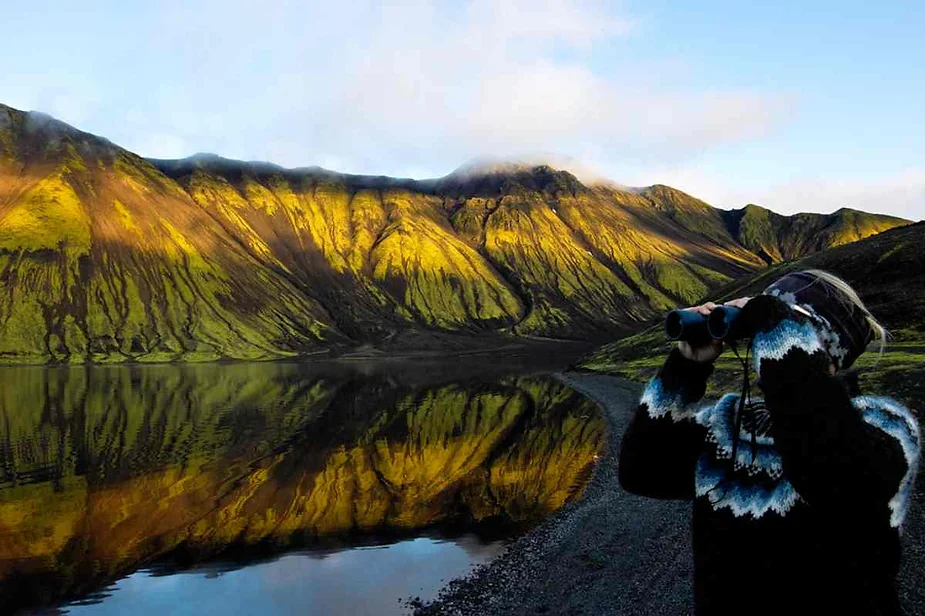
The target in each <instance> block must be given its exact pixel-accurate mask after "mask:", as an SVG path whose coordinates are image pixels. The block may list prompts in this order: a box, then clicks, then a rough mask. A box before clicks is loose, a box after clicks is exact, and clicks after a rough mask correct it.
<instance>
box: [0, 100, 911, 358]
mask: <svg viewBox="0 0 925 616" xmlns="http://www.w3.org/2000/svg"><path fill="white" fill-rule="evenodd" d="M863 216H864V219H865V222H864V223H863V224H854V223H852V225H851V231H850V233H849V232H847V231H841V230H839V231H837V232H835V231H833V232H832V233H830V234H829V235H825V236H821V235H820V234H819V232H818V226H813V225H809V226H807V225H804V224H802V223H800V222H799V221H798V220H797V219H796V218H795V217H793V220H794V221H795V222H793V224H791V225H790V226H789V227H787V229H793V230H794V231H793V232H792V233H791V235H787V234H784V235H785V236H786V237H782V238H781V237H779V236H780V234H778V235H776V236H775V238H776V239H775V241H776V242H777V244H775V246H777V245H780V246H785V247H786V249H777V252H779V253H780V254H782V255H790V254H804V253H805V252H809V251H813V250H817V249H819V248H822V247H825V246H827V245H832V244H836V243H842V242H844V241H847V240H848V239H850V238H855V237H862V236H864V235H865V234H867V235H869V234H871V233H875V232H877V231H879V230H882V229H884V228H887V227H889V226H895V225H897V224H902V223H903V222H904V221H900V220H898V219H892V218H888V217H878V216H875V215H867V214H864V215H863ZM780 218H782V219H783V220H791V219H788V218H785V217H780ZM775 220H777V219H775ZM736 221H738V222H736ZM871 221H872V222H871ZM775 224H776V223H775ZM753 226H754V225H752V224H751V223H745V224H743V223H742V220H740V219H737V218H736V217H735V215H734V213H724V212H722V211H721V210H717V209H715V208H713V207H711V206H709V205H707V204H706V203H704V202H702V201H699V200H697V199H694V198H693V197H690V196H689V195H686V194H685V193H682V192H680V191H678V190H675V189H672V188H669V187H665V186H653V187H650V188H645V189H629V188H621V187H616V186H610V185H591V186H587V185H584V184H582V183H581V182H579V181H578V180H577V179H576V178H575V177H574V176H573V175H571V174H569V173H568V172H565V171H560V170H555V169H552V168H550V167H546V166H519V165H502V166H497V167H490V168H477V167H476V168H468V169H465V170H461V171H458V172H456V173H454V174H451V175H449V176H447V177H445V178H442V179H439V180H427V181H414V180H397V179H393V178H385V177H366V176H351V175H343V174H337V173H333V172H329V171H325V170H323V169H319V168H303V169H283V168H281V167H277V166H274V165H270V164H267V163H244V162H239V161H231V160H226V159H222V158H219V157H217V156H213V155H199V156H195V157H192V158H189V159H183V160H177V161H158V160H152V161H146V160H144V159H142V158H140V157H138V156H136V155H134V154H132V153H131V152H128V151H126V150H124V149H122V148H119V147H118V146H116V145H114V144H112V143H110V142H108V141H106V140H104V139H101V138H98V137H95V136H93V135H89V134H87V133H83V132H80V131H78V130H76V129H74V128H72V127H69V126H67V125H65V124H63V123H61V122H57V121H55V120H53V119H51V118H48V117H47V116H43V115H41V114H35V113H23V112H20V111H16V110H14V109H11V108H9V107H3V106H0V283H2V285H3V288H2V293H0V361H13V362H47V361H70V362H86V361H99V362H107V361H125V360H136V361H166V360H202V359H215V358H222V357H227V358H239V359H246V358H268V357H279V356H285V355H289V354H305V353H312V352H316V351H319V350H323V349H330V348H332V347H335V348H346V347H350V346H357V345H362V344H369V343H372V344H373V345H375V346H378V347H381V348H385V349H389V348H408V347H409V346H412V345H413V344H416V343H418V342H420V341H421V340H436V341H440V340H441V339H442V338H440V336H443V335H445V334H446V333H455V334H466V335H478V336H479V337H480V339H484V340H498V339H499V338H501V337H508V336H511V335H529V336H547V337H564V338H583V339H595V340H596V339H599V338H600V337H601V336H605V337H613V336H616V335H619V334H621V333H624V332H627V331H630V330H633V329H635V328H636V327H638V324H639V323H640V321H644V320H647V319H648V318H650V317H652V316H653V315H655V314H657V313H658V312H661V311H663V310H665V309H666V308H668V307H671V306H674V305H677V304H679V303H689V302H692V301H694V300H696V299H698V298H700V297H702V296H703V295H704V294H705V293H707V292H708V291H709V290H710V289H713V288H716V287H717V286H719V285H722V284H726V283H729V282H731V281H732V280H735V279H737V278H739V277H740V276H742V275H745V274H749V273H751V272H753V271H755V270H758V269H760V268H762V267H764V265H765V262H764V261H763V260H762V257H764V258H766V255H765V253H767V252H768V251H769V250H770V251H771V252H772V253H773V252H774V249H772V248H767V247H766V246H765V244H766V242H763V240H762V242H756V241H753V240H752V239H751V238H752V237H753V236H755V235H756V233H750V232H743V229H746V230H748V229H751V228H752V227H753ZM774 228H775V229H777V228H783V227H780V225H778V226H777V227H774ZM730 230H732V232H730ZM798 232H799V233H805V234H806V235H807V236H810V237H811V239H805V238H804V239H800V238H795V237H792V235H793V233H798ZM758 235H760V236H761V237H762V238H763V237H764V236H765V235H767V234H766V233H765V232H764V231H761V233H759V234H758ZM753 250H754V251H758V253H760V255H761V256H759V254H756V252H753ZM801 251H802V252H801ZM775 254H776V253H775ZM409 341H412V342H409Z"/></svg>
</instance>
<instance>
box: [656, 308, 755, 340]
mask: <svg viewBox="0 0 925 616" xmlns="http://www.w3.org/2000/svg"><path fill="white" fill-rule="evenodd" d="M740 312H741V310H740V309H739V308H735V307H734V306H717V307H716V308H714V309H713V310H712V311H711V312H710V316H708V317H705V316H703V315H702V314H700V313H699V312H695V311H694V310H672V311H671V312H669V313H668V316H666V317H665V333H666V334H668V339H669V340H686V341H687V342H688V343H689V344H690V345H691V346H695V347H697V346H705V345H707V344H709V343H710V341H711V340H726V341H727V342H730V341H733V340H738V339H739V338H744V337H746V335H745V332H743V331H742V329H743V328H742V327H741V321H740V319H739V313H740Z"/></svg>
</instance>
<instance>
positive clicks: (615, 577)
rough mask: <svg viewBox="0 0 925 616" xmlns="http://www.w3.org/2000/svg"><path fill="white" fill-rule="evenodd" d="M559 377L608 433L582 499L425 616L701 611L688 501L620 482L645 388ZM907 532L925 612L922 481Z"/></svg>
mask: <svg viewBox="0 0 925 616" xmlns="http://www.w3.org/2000/svg"><path fill="white" fill-rule="evenodd" d="M559 378H560V379H561V380H562V381H563V382H565V383H567V384H568V385H570V386H571V387H573V388H574V389H576V390H578V391H580V392H582V393H584V394H585V395H586V396H588V397H589V398H591V399H593V400H594V401H596V402H597V403H598V404H599V405H600V406H601V408H602V410H603V412H604V414H605V416H606V418H607V421H608V426H609V437H608V441H607V445H606V447H605V449H604V453H603V454H602V457H601V459H600V461H599V462H598V466H597V469H596V471H595V473H594V476H593V478H592V480H591V483H590V484H589V485H588V487H587V489H586V490H585V493H584V496H583V498H582V499H580V500H579V501H577V502H574V503H572V504H570V505H568V506H567V507H565V508H563V509H562V510H560V511H559V512H558V513H557V514H556V515H554V516H553V517H551V518H549V519H548V520H546V522H544V523H543V524H542V525H541V526H539V527H537V528H535V529H533V530H532V531H530V532H529V533H527V534H526V535H524V536H522V537H520V538H519V539H518V540H517V541H516V542H514V543H513V544H512V545H511V546H510V548H509V549H508V550H507V551H506V552H505V553H504V554H503V555H502V556H500V557H499V558H497V559H495V560H494V561H492V562H491V563H489V564H487V565H485V566H482V567H480V568H478V569H476V570H475V571H473V573H471V574H470V575H469V576H467V577H465V578H462V579H458V580H454V581H452V582H451V583H450V584H448V585H447V587H446V588H444V590H443V591H442V593H441V595H440V597H439V599H438V600H437V601H435V602H434V603H431V604H428V605H420V604H415V602H414V601H412V605H413V606H414V607H415V608H416V613H418V614H473V615H474V614H479V615H483V614H589V615H590V614H646V615H653V616H654V615H680V614H690V613H692V610H693V607H692V606H693V596H692V590H691V586H692V577H693V562H692V558H691V547H690V546H691V544H690V504H689V503H686V502H679V501H658V500H653V499H647V498H641V497H638V496H635V495H632V494H628V493H626V492H625V491H623V489H622V488H621V487H620V485H619V482H618V480H617V459H618V455H619V449H620V438H621V436H622V434H623V432H624V430H625V429H626V426H627V424H628V422H629V421H630V418H631V416H632V413H633V410H634V408H635V405H636V401H637V399H638V396H639V394H640V392H641V389H642V386H641V385H640V384H639V383H635V382H632V381H627V380H625V379H620V378H616V377H612V376H605V375H598V374H588V373H581V372H568V373H565V374H561V375H559ZM918 487H919V489H918V490H917V491H916V493H915V495H914V503H913V509H912V511H911V512H910V515H909V517H908V518H907V521H906V526H905V528H904V533H903V544H904V545H903V548H904V551H903V565H902V570H901V573H900V576H899V589H900V595H901V597H902V599H903V604H904V607H905V610H906V612H907V613H908V614H910V615H912V614H925V566H923V565H925V545H923V542H925V532H923V527H925V523H923V522H925V520H923V514H922V507H921V500H922V489H921V487H922V481H921V473H920V481H919V484H918Z"/></svg>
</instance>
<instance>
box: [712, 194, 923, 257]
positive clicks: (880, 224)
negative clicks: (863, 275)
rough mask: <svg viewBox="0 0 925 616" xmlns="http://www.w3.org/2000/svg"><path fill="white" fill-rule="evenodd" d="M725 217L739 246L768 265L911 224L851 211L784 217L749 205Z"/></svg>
mask: <svg viewBox="0 0 925 616" xmlns="http://www.w3.org/2000/svg"><path fill="white" fill-rule="evenodd" d="M722 215H723V219H724V221H725V222H726V226H727V228H728V229H729V231H730V233H732V235H733V237H734V238H735V239H736V240H737V241H738V243H739V244H741V245H742V246H744V247H745V248H747V249H749V250H751V251H752V252H754V253H755V254H757V255H758V256H760V257H761V258H762V259H764V260H765V261H767V262H768V263H780V262H781V261H790V260H793V259H799V258H800V257H802V256H805V255H807V254H811V253H814V252H818V251H820V250H823V249H825V248H829V247H832V246H841V245H842V244H848V243H850V242H856V241H858V240H861V239H864V238H865V237H868V236H870V235H874V234H876V233H880V232H881V231H886V230H887V229H892V228H893V227H898V226H901V225H904V224H907V223H908V221H906V220H903V219H901V218H894V217H892V216H883V215H880V214H869V213H867V212H859V211H857V210H851V209H848V208H842V209H840V210H838V211H836V212H833V213H832V214H796V215H794V216H781V215H780V214H776V213H774V212H772V211H771V210H768V209H766V208H763V207H761V206H760V205H754V204H749V205H746V206H745V207H744V208H742V209H740V210H730V211H726V212H723V213H722Z"/></svg>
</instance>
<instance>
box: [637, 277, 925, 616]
mask: <svg viewBox="0 0 925 616" xmlns="http://www.w3.org/2000/svg"><path fill="white" fill-rule="evenodd" d="M728 303H729V304H731V305H734V306H736V307H739V308H741V313H740V320H741V326H742V327H743V328H744V329H745V331H748V332H750V334H751V344H750V347H746V346H744V345H745V343H743V347H742V348H741V349H739V350H738V351H739V354H740V356H743V357H744V356H745V355H747V354H748V352H749V351H750V353H751V361H750V362H749V363H748V364H746V368H748V367H749V366H750V367H751V368H753V369H754V371H755V373H756V375H757V386H758V390H760V394H763V396H761V395H757V394H759V391H756V392H755V394H756V395H754V396H752V395H751V390H750V386H749V380H748V374H749V371H748V369H746V372H745V374H746V380H745V385H744V386H743V391H742V393H739V394H735V393H730V394H726V395H724V396H722V397H721V398H720V400H719V401H718V402H716V403H715V404H704V403H701V402H700V401H701V399H702V398H703V396H704V393H705V389H706V384H707V379H708V377H709V376H710V375H711V373H712V371H713V361H714V360H715V359H716V358H717V357H718V356H719V355H720V353H721V352H722V350H723V343H721V342H716V341H714V342H713V343H712V344H708V345H704V346H701V347H698V348H693V347H691V345H690V344H688V343H686V342H679V344H678V346H677V347H676V348H675V349H673V350H672V351H671V352H670V354H669V355H668V358H667V359H666V361H665V363H664V365H663V366H662V368H661V369H660V370H659V372H658V375H657V376H656V377H654V378H653V379H652V380H651V381H650V382H649V384H648V386H647V387H646V389H645V390H644V392H643V395H642V399H641V401H640V404H639V407H638V409H637V410H636V412H635V415H634V417H633V419H632V421H631V424H630V425H629V427H628V428H627V431H626V433H625V435H624V437H623V440H622V443H621V452H620V460H619V479H620V483H621V485H622V486H623V487H624V489H626V490H627V491H629V492H632V493H635V494H639V495H643V496H648V497H653V498H660V499H685V500H691V501H693V508H692V509H693V511H692V545H693V556H694V609H695V613H696V614H698V615H700V616H703V615H714V614H720V615H722V614H733V613H735V614H744V615H746V616H753V615H756V614H781V615H783V614H787V615H790V614H851V615H854V614H858V615H860V614H901V613H902V611H901V607H900V603H899V599H898V596H897V592H896V589H895V578H896V574H897V572H898V568H899V560H900V538H899V533H900V528H901V525H902V522H903V518H904V516H905V515H906V510H907V507H908V504H909V498H910V492H911V490H912V487H913V482H914V475H915V471H916V468H917V465H918V457H919V431H918V427H917V424H916V421H915V417H914V416H913V415H912V413H910V412H909V410H907V409H906V408H904V407H903V406H902V405H900V404H899V403H897V402H896V401H894V400H891V399H889V398H886V397H879V396H865V395H859V394H860V392H859V391H857V386H856V379H852V378H850V377H849V376H846V372H845V371H846V370H847V369H848V368H849V367H850V366H851V365H852V364H853V362H854V361H855V360H856V359H857V357H858V356H859V355H860V354H861V353H862V352H864V350H865V348H866V347H867V346H868V344H869V343H871V342H872V341H873V339H874V338H875V337H877V338H879V339H880V343H881V350H882V344H883V341H884V337H885V331H884V329H883V327H881V326H880V325H879V323H878V322H877V321H876V320H875V319H874V318H873V317H872V316H871V314H870V312H869V311H868V310H867V309H866V308H865V306H864V304H863V303H862V301H861V300H860V299H859V298H858V296H857V294H856V293H855V292H854V291H853V290H852V289H851V287H850V286H848V285H847V284H846V283H845V282H844V281H843V280H841V279H839V278H837V277H835V276H833V275H832V274H829V273H827V272H822V271H818V270H809V271H802V272H796V273H791V274H788V275H786V276H784V277H782V278H780V279H779V280H777V281H776V282H775V283H774V284H772V285H771V286H770V287H768V288H767V289H766V290H765V291H764V292H763V293H762V294H761V295H759V296H757V297H754V298H741V299H738V300H734V301H732V302H728ZM715 306H716V305H715V304H713V303H707V304H704V305H702V306H697V307H695V308H693V309H694V310H697V311H698V312H700V313H701V314H704V315H708V314H709V313H710V312H711V310H713V308H715Z"/></svg>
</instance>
